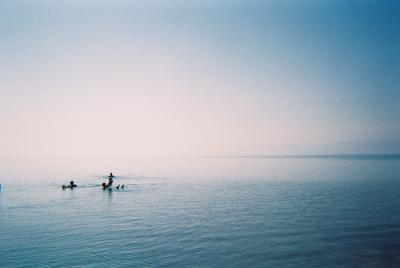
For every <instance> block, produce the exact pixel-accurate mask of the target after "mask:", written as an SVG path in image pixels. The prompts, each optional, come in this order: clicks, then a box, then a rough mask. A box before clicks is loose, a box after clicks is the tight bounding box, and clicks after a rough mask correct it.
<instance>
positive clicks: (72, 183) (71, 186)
mask: <svg viewBox="0 0 400 268" xmlns="http://www.w3.org/2000/svg"><path fill="white" fill-rule="evenodd" d="M75 187H78V185H76V184H75V183H74V181H70V182H69V185H67V186H65V185H63V186H62V187H61V188H62V189H63V190H65V189H67V188H69V189H71V190H72V189H74V188H75Z"/></svg>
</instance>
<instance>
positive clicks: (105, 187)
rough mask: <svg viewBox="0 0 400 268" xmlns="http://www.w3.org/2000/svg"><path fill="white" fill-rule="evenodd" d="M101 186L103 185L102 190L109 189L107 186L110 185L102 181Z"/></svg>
mask: <svg viewBox="0 0 400 268" xmlns="http://www.w3.org/2000/svg"><path fill="white" fill-rule="evenodd" d="M101 186H103V190H105V189H109V188H110V187H109V186H108V184H106V183H105V182H103V183H102V184H101Z"/></svg>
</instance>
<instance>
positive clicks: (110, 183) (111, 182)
mask: <svg viewBox="0 0 400 268" xmlns="http://www.w3.org/2000/svg"><path fill="white" fill-rule="evenodd" d="M113 178H114V175H113V174H112V172H111V173H110V175H109V176H108V186H109V187H111V185H112V184H113Z"/></svg>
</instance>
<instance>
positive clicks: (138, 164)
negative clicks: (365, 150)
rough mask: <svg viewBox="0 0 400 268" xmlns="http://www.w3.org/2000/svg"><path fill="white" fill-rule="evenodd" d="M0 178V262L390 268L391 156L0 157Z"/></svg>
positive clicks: (397, 227)
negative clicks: (109, 187) (69, 185)
mask: <svg viewBox="0 0 400 268" xmlns="http://www.w3.org/2000/svg"><path fill="white" fill-rule="evenodd" d="M108 172H113V173H114V174H115V175H116V176H117V177H116V179H115V180H114V184H115V185H117V184H125V187H126V189H125V190H123V191H122V190H119V191H117V190H113V191H103V190H101V189H100V187H99V185H100V184H101V183H102V182H103V181H106V178H105V176H106V175H107V173H108ZM70 179H74V180H75V182H76V183H77V184H78V185H79V186H80V187H79V188H77V189H74V190H72V191H71V190H66V191H63V190H61V185H62V184H64V183H66V182H68V181H69V180H70ZM0 183H1V184H2V190H1V191H0V267H43V266H51V267H400V157H398V156H394V157H371V156H349V157H343V156H341V157H305V158H268V157H267V158H262V157H259V158H147V159H146V158H143V159H140V158H136V159H78V160H68V159H66V160H0Z"/></svg>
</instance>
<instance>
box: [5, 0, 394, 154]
mask: <svg viewBox="0 0 400 268" xmlns="http://www.w3.org/2000/svg"><path fill="white" fill-rule="evenodd" d="M399 18H400V5H399V4H398V3H396V2H395V1H311V0H308V1H289V0H288V1H193V2H186V1H133V2H131V1H83V0H82V1H50V0H47V1H45V0H43V1H0V124H1V139H0V158H31V157H32V158H42V157H92V156H93V157H112V156H171V155H172V156H173V155H254V154H258V155H259V154H292V153H293V154H297V153H302V154H304V153H312V154H316V153H398V152H400V135H399V133H400V87H399V86H400V75H399V74H400V32H399V31H400V30H399V29H400V19H399Z"/></svg>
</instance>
